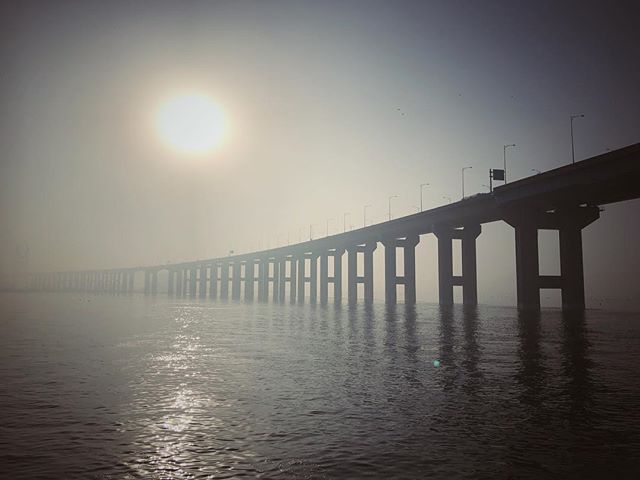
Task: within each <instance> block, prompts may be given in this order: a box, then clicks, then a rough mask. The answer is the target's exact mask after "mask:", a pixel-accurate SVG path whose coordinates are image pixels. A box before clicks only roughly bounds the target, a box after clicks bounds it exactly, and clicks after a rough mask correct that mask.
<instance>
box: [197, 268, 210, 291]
mask: <svg viewBox="0 0 640 480" xmlns="http://www.w3.org/2000/svg"><path fill="white" fill-rule="evenodd" d="M207 273H208V272H207V266H206V265H205V264H202V265H200V285H199V286H198V296H199V297H200V298H206V296H207Z"/></svg>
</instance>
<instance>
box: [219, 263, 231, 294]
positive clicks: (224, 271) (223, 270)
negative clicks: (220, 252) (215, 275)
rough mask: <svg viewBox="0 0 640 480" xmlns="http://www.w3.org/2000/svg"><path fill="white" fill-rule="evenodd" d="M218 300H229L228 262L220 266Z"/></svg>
mask: <svg viewBox="0 0 640 480" xmlns="http://www.w3.org/2000/svg"><path fill="white" fill-rule="evenodd" d="M220 298H221V299H222V300H228V299H229V262H223V263H222V265H220Z"/></svg>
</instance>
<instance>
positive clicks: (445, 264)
mask: <svg viewBox="0 0 640 480" xmlns="http://www.w3.org/2000/svg"><path fill="white" fill-rule="evenodd" d="M452 231H453V229H451V228H449V227H441V228H438V229H435V230H434V233H435V235H436V237H437V239H438V300H439V301H440V305H453V232H452Z"/></svg>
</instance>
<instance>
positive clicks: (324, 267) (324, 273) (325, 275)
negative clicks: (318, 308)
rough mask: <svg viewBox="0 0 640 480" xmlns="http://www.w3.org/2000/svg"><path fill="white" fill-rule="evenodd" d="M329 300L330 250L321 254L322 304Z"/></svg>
mask: <svg viewBox="0 0 640 480" xmlns="http://www.w3.org/2000/svg"><path fill="white" fill-rule="evenodd" d="M328 302H329V252H326V251H325V252H322V253H321V254H320V304H321V305H326V304H327V303H328Z"/></svg>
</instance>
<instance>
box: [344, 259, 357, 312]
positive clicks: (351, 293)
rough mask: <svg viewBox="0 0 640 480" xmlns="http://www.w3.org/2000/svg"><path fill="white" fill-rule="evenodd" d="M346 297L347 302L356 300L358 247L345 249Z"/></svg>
mask: <svg viewBox="0 0 640 480" xmlns="http://www.w3.org/2000/svg"><path fill="white" fill-rule="evenodd" d="M347 255H348V256H347V298H348V301H349V304H351V305H355V304H356V303H357V302H358V247H351V248H349V249H347Z"/></svg>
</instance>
